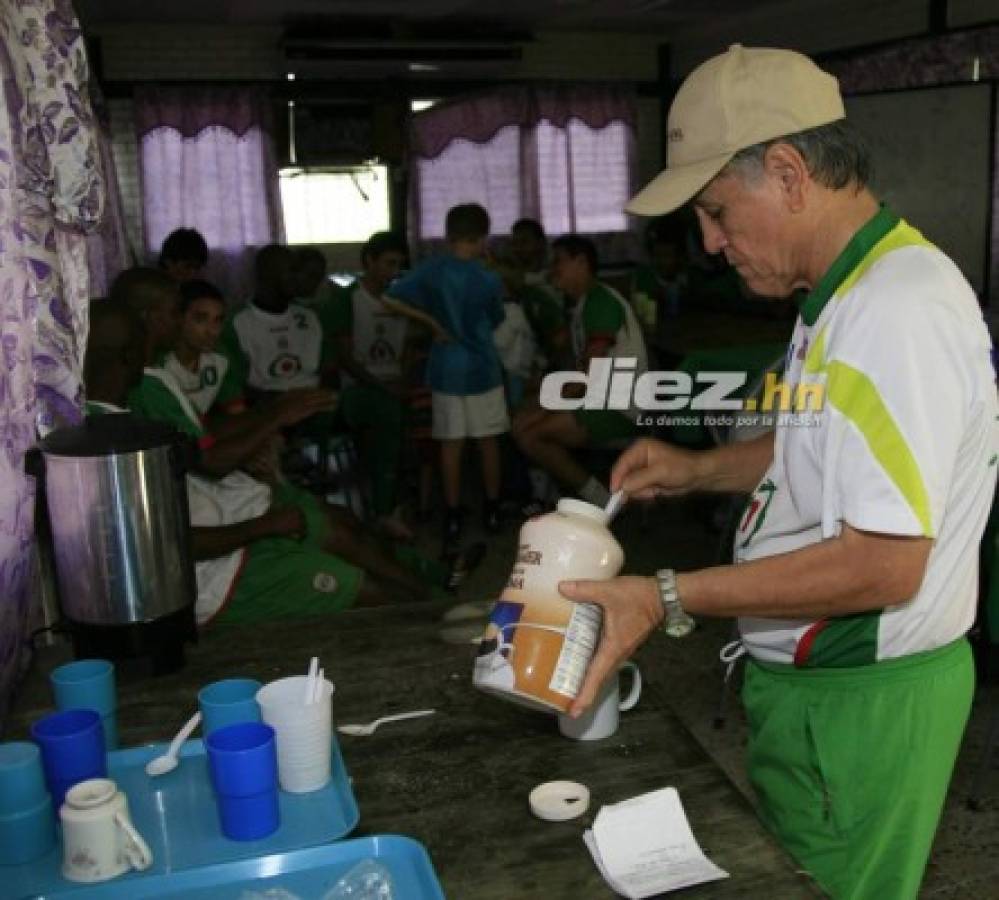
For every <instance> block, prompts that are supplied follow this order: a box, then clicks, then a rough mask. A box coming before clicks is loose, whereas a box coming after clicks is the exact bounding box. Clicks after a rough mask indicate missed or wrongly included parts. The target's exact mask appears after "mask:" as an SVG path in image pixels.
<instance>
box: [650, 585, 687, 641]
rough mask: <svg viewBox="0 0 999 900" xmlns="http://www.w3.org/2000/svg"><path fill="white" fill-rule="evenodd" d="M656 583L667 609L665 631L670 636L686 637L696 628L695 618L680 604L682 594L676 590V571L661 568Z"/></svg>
mask: <svg viewBox="0 0 999 900" xmlns="http://www.w3.org/2000/svg"><path fill="white" fill-rule="evenodd" d="M656 584H657V585H658V586H659V599H660V600H662V602H663V608H664V609H665V610H666V621H665V622H663V631H665V632H666V634H668V635H669V636H670V637H675V638H681V637H686V636H687V635H688V634H690V632H692V631H693V630H694V620H693V619H692V618H691V617H690V616H688V615H687V613H686V612H684V609H683V606H682V605H681V604H680V595H679V594H677V592H676V572H675V571H674V570H673V569H660V570H659V571H658V572H656Z"/></svg>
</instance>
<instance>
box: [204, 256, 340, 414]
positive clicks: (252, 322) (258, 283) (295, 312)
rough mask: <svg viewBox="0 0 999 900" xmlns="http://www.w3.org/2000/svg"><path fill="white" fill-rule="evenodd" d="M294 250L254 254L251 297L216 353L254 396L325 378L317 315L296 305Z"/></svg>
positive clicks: (312, 385)
mask: <svg viewBox="0 0 999 900" xmlns="http://www.w3.org/2000/svg"><path fill="white" fill-rule="evenodd" d="M292 262H293V260H292V252H291V250H289V249H288V248H287V247H282V246H281V245H279V244H270V245H268V246H266V247H263V248H262V249H261V250H260V251H258V253H257V256H256V260H255V261H254V279H255V280H254V293H253V299H252V300H250V302H249V303H248V304H247V305H246V306H245V307H244V308H243V309H241V310H239V311H238V312H237V313H236V314H235V315H234V316H233V317H232V319H231V321H230V322H229V323H228V325H227V326H226V327H225V328H224V330H223V332H222V339H221V343H220V345H219V349H220V351H221V352H222V353H223V354H224V355H225V356H227V357H228V358H229V363H230V365H231V366H232V367H233V372H234V374H235V376H236V377H237V378H238V379H239V381H241V382H242V383H244V384H245V385H246V388H247V390H248V392H249V393H250V394H252V395H253V398H259V397H266V396H273V395H274V394H278V393H282V392H283V391H287V390H290V389H292V388H315V387H319V385H320V383H321V382H322V380H323V368H324V362H325V360H324V357H323V352H324V348H323V331H322V326H321V325H320V323H319V318H318V317H317V316H316V313H315V312H314V311H313V310H311V309H308V308H306V307H304V306H302V305H301V304H298V303H295V302H293V301H294V298H295V281H294V277H293V267H292Z"/></svg>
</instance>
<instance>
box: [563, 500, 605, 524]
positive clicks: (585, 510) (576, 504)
mask: <svg viewBox="0 0 999 900" xmlns="http://www.w3.org/2000/svg"><path fill="white" fill-rule="evenodd" d="M555 508H556V509H557V510H558V511H559V512H560V513H565V514H566V515H567V516H582V517H583V518H584V519H592V520H593V521H594V522H597V523H599V524H600V525H606V524H607V515H606V513H605V512H604V510H603V507H602V506H594V505H593V504H592V503H587V502H586V501H585V500H576V499H574V498H572V497H563V498H562V499H561V500H559V502H558V506H556V507H555Z"/></svg>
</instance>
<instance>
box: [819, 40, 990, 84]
mask: <svg viewBox="0 0 999 900" xmlns="http://www.w3.org/2000/svg"><path fill="white" fill-rule="evenodd" d="M976 59H977V60H978V77H979V79H981V80H982V81H985V80H988V79H990V78H999V26H994V27H990V28H981V29H976V30H974V31H960V32H956V33H955V34H947V35H941V36H940V37H929V38H915V39H913V40H909V41H900V42H899V43H897V44H892V45H891V46H890V47H887V48H882V49H879V50H870V51H866V52H860V53H856V54H852V55H850V56H848V57H844V58H841V59H837V60H833V61H829V62H824V63H823V64H822V68H824V69H825V70H826V71H827V72H830V73H832V74H833V75H835V76H836V77H837V78H838V79H839V86H840V88H841V90H842V91H843V93H845V94H863V93H870V92H872V91H890V90H899V89H901V88H913V87H925V86H927V85H932V84H959V83H961V82H964V81H971V80H972V77H973V75H974V68H975V60H976Z"/></svg>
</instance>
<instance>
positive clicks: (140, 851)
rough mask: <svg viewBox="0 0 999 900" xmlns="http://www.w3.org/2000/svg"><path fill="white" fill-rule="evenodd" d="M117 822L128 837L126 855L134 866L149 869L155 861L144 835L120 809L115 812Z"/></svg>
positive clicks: (139, 868) (140, 869)
mask: <svg viewBox="0 0 999 900" xmlns="http://www.w3.org/2000/svg"><path fill="white" fill-rule="evenodd" d="M114 820H115V823H116V824H117V825H118V827H119V828H120V829H121V830H122V831H124V832H125V837H126V838H127V839H128V841H127V843H126V845H125V855H126V856H127V857H128V861H129V862H130V863H131V864H132V867H133V868H135V869H138V870H139V871H140V872H141V871H142V870H143V869H148V868H149V867H150V866H151V865H152V863H153V851H152V850H150V849H149V844H147V843H146V842H145V840H144V839H143V837H142V835H141V834H139V832H138V831H136V830H135V828H134V826H133V825H132V823H131V822H130V821H129V820H128V818H127V817H126V816H125V815H123V814H122V812H121V811H120V810H119V811H118V812H116V813H115V814H114Z"/></svg>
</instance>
